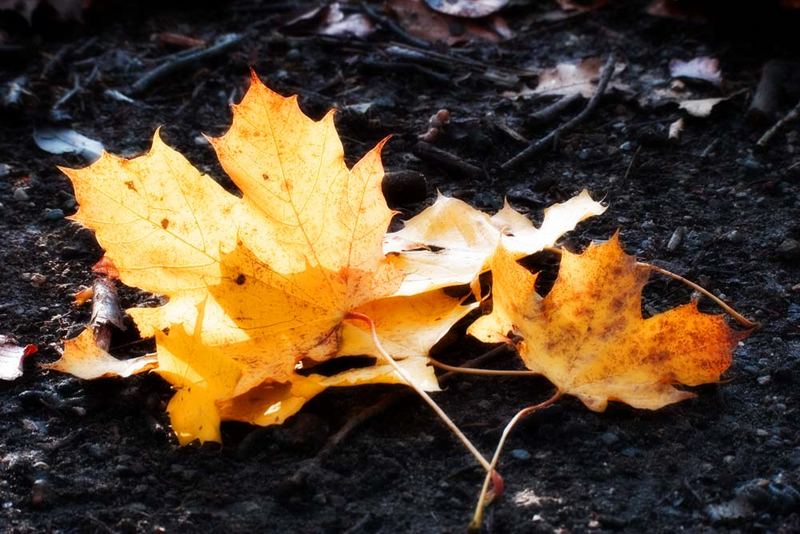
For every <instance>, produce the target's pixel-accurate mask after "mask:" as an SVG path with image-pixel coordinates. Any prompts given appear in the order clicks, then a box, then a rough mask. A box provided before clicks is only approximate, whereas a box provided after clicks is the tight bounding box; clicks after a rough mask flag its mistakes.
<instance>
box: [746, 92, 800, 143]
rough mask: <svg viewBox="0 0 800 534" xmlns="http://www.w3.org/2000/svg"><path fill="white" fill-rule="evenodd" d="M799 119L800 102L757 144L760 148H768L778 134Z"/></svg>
mask: <svg viewBox="0 0 800 534" xmlns="http://www.w3.org/2000/svg"><path fill="white" fill-rule="evenodd" d="M797 119H800V101H798V102H797V104H796V105H795V106H794V107H793V108H792V109H791V110H790V111H789V113H787V114H786V115H784V116H783V117H782V118H781V120H779V121H778V122H776V123H775V124H773V125H772V128H770V129H769V130H767V131H766V132H765V133H764V135H762V136H761V139H759V140H758V142H757V143H756V144H757V145H758V146H760V147H765V146H767V144H768V143H769V142H770V140H771V139H772V138H773V137H775V134H776V133H778V132H779V131H780V130H781V129H783V128H784V127H785V126H786V125H787V124H790V123H792V122H794V121H796V120H797Z"/></svg>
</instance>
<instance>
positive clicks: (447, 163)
mask: <svg viewBox="0 0 800 534" xmlns="http://www.w3.org/2000/svg"><path fill="white" fill-rule="evenodd" d="M412 152H413V153H414V155H415V156H417V157H418V158H419V159H423V160H426V161H428V162H431V163H435V164H437V165H439V166H441V167H444V168H445V169H447V170H450V171H455V172H457V173H461V174H463V175H466V176H469V177H471V178H474V177H476V176H479V175H480V174H481V172H483V171H481V169H479V168H478V167H476V166H475V165H472V164H471V163H467V162H466V161H464V160H463V159H461V158H459V157H458V156H456V155H455V154H451V153H450V152H447V151H446V150H442V149H441V148H436V147H435V146H433V145H431V144H429V143H426V142H424V141H420V142H419V143H417V144H416V145H415V146H414V148H413V149H412Z"/></svg>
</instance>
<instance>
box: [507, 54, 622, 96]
mask: <svg viewBox="0 0 800 534" xmlns="http://www.w3.org/2000/svg"><path fill="white" fill-rule="evenodd" d="M602 69H603V59H602V58H600V57H588V58H584V59H581V60H580V61H575V62H566V63H559V64H558V65H556V66H555V67H552V68H548V69H543V70H542V71H541V72H540V73H539V82H538V84H537V85H536V87H535V88H534V89H531V88H529V87H524V88H523V89H522V90H521V91H518V92H513V91H508V92H506V93H504V96H506V97H508V98H513V99H516V98H530V97H533V96H547V95H557V96H572V95H581V96H582V97H584V98H591V96H592V95H593V94H594V92H595V89H596V88H597V80H598V79H599V77H600V73H601V71H602ZM624 69H625V65H624V64H622V63H617V64H616V65H615V66H614V76H616V75H617V74H619V73H620V72H622V71H623V70H624ZM609 87H610V88H617V89H620V90H627V89H628V88H627V87H626V86H625V85H623V84H621V83H619V82H616V81H614V80H613V78H612V81H611V83H610V84H609Z"/></svg>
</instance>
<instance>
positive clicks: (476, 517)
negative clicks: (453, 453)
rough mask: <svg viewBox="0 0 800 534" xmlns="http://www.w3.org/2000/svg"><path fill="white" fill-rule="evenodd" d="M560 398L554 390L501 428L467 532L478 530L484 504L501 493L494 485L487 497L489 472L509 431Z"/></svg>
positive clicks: (493, 467) (493, 470)
mask: <svg viewBox="0 0 800 534" xmlns="http://www.w3.org/2000/svg"><path fill="white" fill-rule="evenodd" d="M560 398H561V391H560V390H556V392H555V393H554V394H553V396H552V397H550V398H549V399H547V400H546V401H544V402H540V403H539V404H534V405H533V406H528V407H527V408H523V409H521V410H520V411H518V412H517V414H516V415H515V416H514V417H512V418H511V421H509V422H508V424H507V425H506V427H505V428H504V429H503V434H502V435H501V436H500V441H498V442H497V448H496V449H495V451H494V456H492V463H491V464H490V466H489V467H490V470H489V471H487V474H486V478H484V479H483V487H481V493H480V495H479V496H478V504H477V505H476V506H475V513H474V514H473V516H472V521H471V522H470V524H469V527H468V530H469V532H479V531H480V529H481V525H482V524H483V510H484V508H486V505H487V504H488V503H489V502H491V500H492V499H494V498H495V497H498V496H500V495H501V494H502V487H501V488H498V487H497V486H495V487H494V489H495V491H493V492H492V495H491V497H489V483H490V482H491V481H492V477H491V474H492V473H494V472H495V468H496V467H497V462H498V461H499V460H500V454H501V453H502V452H503V447H504V446H505V444H506V440H507V439H508V436H509V434H511V431H512V430H513V429H514V427H515V426H516V424H517V423H518V422H519V421H520V420H521V419H522V418H524V417H526V416H528V415H530V414H532V413H534V412H538V411H539V410H543V409H545V408H547V407H548V406H551V405H552V404H553V403H555V402H556V401H557V400H558V399H560Z"/></svg>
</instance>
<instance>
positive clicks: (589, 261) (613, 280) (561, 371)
mask: <svg viewBox="0 0 800 534" xmlns="http://www.w3.org/2000/svg"><path fill="white" fill-rule="evenodd" d="M492 273H493V280H494V286H493V288H494V289H493V295H494V307H493V310H492V313H491V314H490V315H487V316H484V317H481V318H480V319H478V321H476V322H475V323H474V324H473V325H472V326H471V327H470V329H469V332H470V333H472V334H473V335H475V336H476V337H478V338H479V339H481V340H484V341H491V342H495V341H502V340H506V339H507V337H506V335H507V333H509V332H513V333H514V334H515V335H517V336H520V337H521V338H522V341H519V342H518V343H517V350H518V351H519V354H520V356H521V357H522V359H523V360H524V362H525V365H526V366H527V367H528V368H529V369H531V370H533V371H537V372H540V373H542V374H543V375H544V376H546V377H547V378H548V379H549V380H550V381H551V382H553V383H554V384H555V385H556V387H557V388H558V389H559V390H560V391H561V392H563V393H565V394H570V395H574V396H576V397H578V398H580V399H581V400H582V401H583V403H584V404H585V405H586V406H587V407H588V408H589V409H591V410H595V411H603V410H605V408H606V404H607V402H608V401H609V400H618V401H622V402H625V403H627V404H630V405H631V406H634V407H637V408H646V409H653V410H654V409H658V408H661V407H662V406H665V405H667V404H671V403H674V402H678V401H681V400H683V399H687V398H689V397H692V396H693V394H692V393H690V392H687V391H683V390H679V389H676V388H675V387H673V386H674V385H675V384H685V385H689V386H696V385H699V384H705V383H708V382H715V381H718V380H719V377H720V375H721V374H722V373H723V372H724V371H725V370H726V369H727V368H728V367H729V366H730V363H731V358H732V352H733V349H734V348H735V347H736V345H737V343H738V342H739V341H740V340H741V339H743V338H744V337H745V336H746V335H747V334H746V333H744V332H737V331H734V330H732V329H731V328H730V327H729V326H728V325H727V324H726V322H725V319H724V318H723V317H722V316H720V315H706V314H703V313H700V312H699V311H698V309H697V306H696V304H694V303H692V304H687V305H684V306H680V307H678V308H675V309H672V310H669V311H667V312H664V313H659V314H657V315H654V316H652V317H649V318H643V317H642V311H641V307H642V297H641V292H642V288H643V287H644V285H645V283H646V281H647V279H648V277H649V274H650V271H649V268H648V267H646V266H643V265H641V264H638V263H637V262H636V260H635V259H634V258H633V257H631V256H628V255H626V254H625V253H624V252H623V251H622V248H621V247H620V244H619V240H618V238H617V237H616V236H615V237H614V238H613V239H611V240H610V241H608V242H606V243H603V244H597V245H592V246H590V247H589V248H588V249H587V250H586V251H585V252H584V253H583V254H580V255H577V254H572V253H570V252H566V251H565V252H564V253H563V255H562V258H561V265H560V268H559V273H558V278H557V279H556V282H555V285H554V286H553V288H552V290H551V291H550V292H549V293H548V294H547V295H546V296H545V297H540V296H539V295H538V294H537V293H536V291H535V289H534V287H535V284H536V278H537V275H535V274H531V273H530V272H528V271H527V270H526V269H525V268H524V267H522V266H521V265H519V264H518V263H517V262H516V261H515V259H514V256H513V255H511V254H509V253H508V252H506V251H503V250H501V251H500V252H499V253H498V254H497V255H496V256H495V260H494V262H493V265H492Z"/></svg>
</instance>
